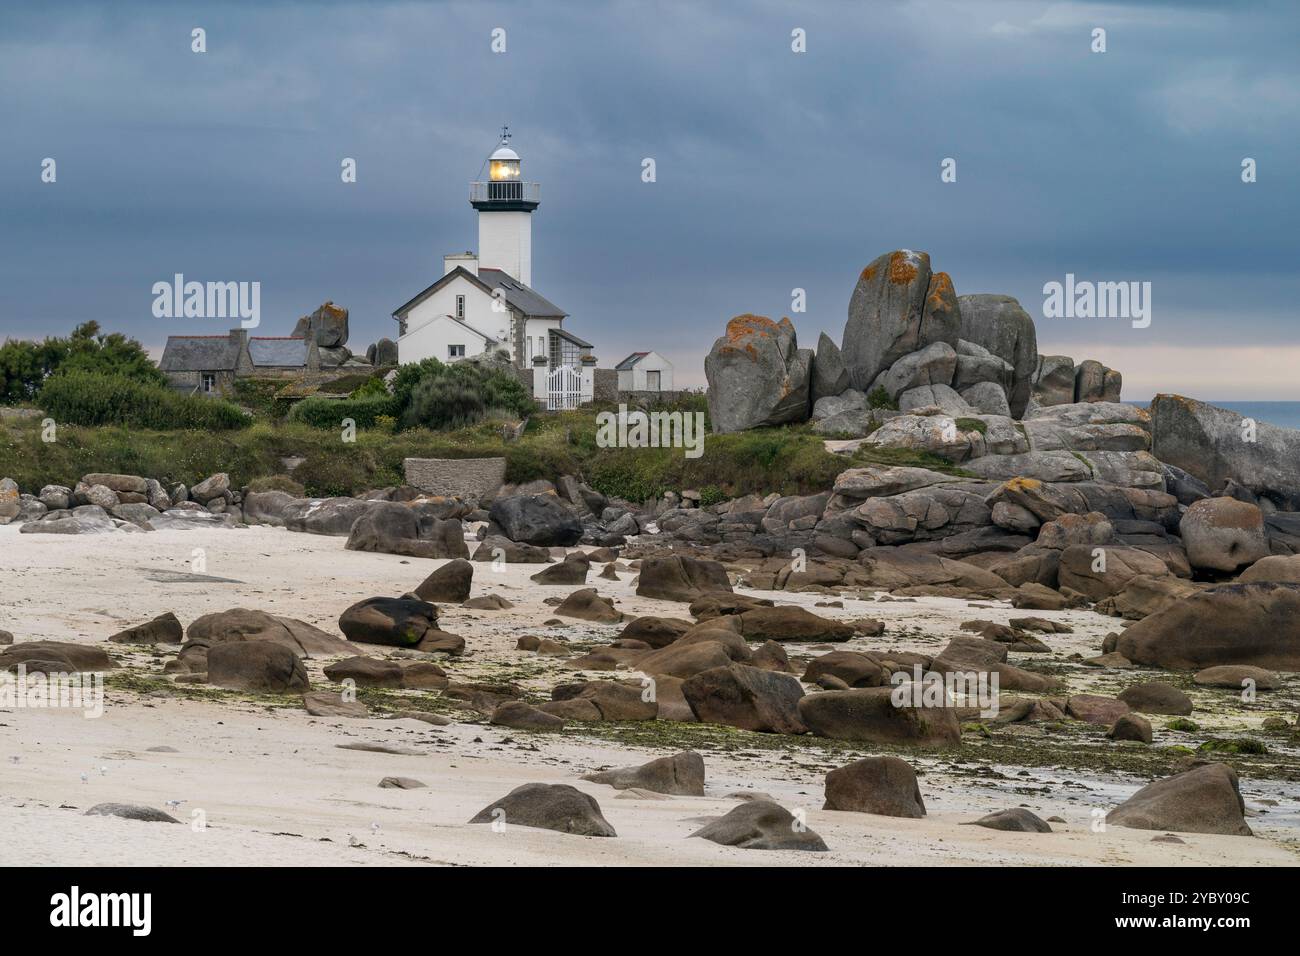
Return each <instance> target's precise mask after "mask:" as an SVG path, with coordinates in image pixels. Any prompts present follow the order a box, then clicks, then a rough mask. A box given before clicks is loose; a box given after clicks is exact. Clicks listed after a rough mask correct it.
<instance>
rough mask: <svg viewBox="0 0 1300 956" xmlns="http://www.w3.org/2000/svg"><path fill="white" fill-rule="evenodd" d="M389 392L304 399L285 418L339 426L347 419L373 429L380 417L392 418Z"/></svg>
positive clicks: (308, 423) (359, 426)
mask: <svg viewBox="0 0 1300 956" xmlns="http://www.w3.org/2000/svg"><path fill="white" fill-rule="evenodd" d="M393 406H394V400H393V397H392V396H391V395H382V396H370V397H367V398H305V399H303V400H302V401H301V402H299V403H298V404H297V405H295V406H293V410H292V411H291V412H289V421H291V422H302V423H303V424H304V425H311V426H312V427H314V428H330V429H339V428H342V427H343V420H344V419H345V418H350V419H352V420H353V421H354V422H356V424H357V427H358V428H377V427H381V426H380V421H379V420H380V419H383V418H387V419H391V418H393V417H394V411H395V409H394V407H393Z"/></svg>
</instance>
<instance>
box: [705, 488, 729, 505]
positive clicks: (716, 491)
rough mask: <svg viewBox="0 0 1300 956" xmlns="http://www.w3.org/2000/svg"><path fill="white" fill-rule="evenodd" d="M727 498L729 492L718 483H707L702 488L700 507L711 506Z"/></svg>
mask: <svg viewBox="0 0 1300 956" xmlns="http://www.w3.org/2000/svg"><path fill="white" fill-rule="evenodd" d="M726 500H727V493H726V492H725V491H723V490H722V489H721V488H719V487H718V486H717V485H705V486H704V487H703V488H701V489H700V507H701V508H710V507H712V506H713V505H720V504H722V503H723V502H724V501H726Z"/></svg>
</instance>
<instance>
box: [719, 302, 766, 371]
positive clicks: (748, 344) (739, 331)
mask: <svg viewBox="0 0 1300 956" xmlns="http://www.w3.org/2000/svg"><path fill="white" fill-rule="evenodd" d="M776 332H777V324H776V323H775V322H773V321H772V320H771V319H769V318H768V317H767V316H765V315H751V314H750V313H748V312H746V313H745V314H744V315H738V316H736V317H735V318H733V319H732V320H731V321H730V322H728V323H727V332H726V335H725V336H724V337H725V338H726V340H727V344H726V345H724V346H723V347H722V348H721V349H719V350H718V354H719V355H725V354H727V353H731V352H741V351H743V352H744V353H745V354H746V355H747V356H749V358H750V360H751V361H758V349H756V348H755V347H754V343H753V342H752V341H751V340H752V339H753V338H755V337H758V338H771V337H773V336H774V335H775V334H776Z"/></svg>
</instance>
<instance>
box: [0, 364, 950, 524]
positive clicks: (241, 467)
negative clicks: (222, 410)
mask: <svg viewBox="0 0 1300 956" xmlns="http://www.w3.org/2000/svg"><path fill="white" fill-rule="evenodd" d="M252 391H253V389H251V387H250V389H249V394H251V393H252ZM261 394H262V397H263V399H264V400H265V401H266V402H274V401H275V399H274V398H273V396H271V395H270V394H269V393H268V392H267V391H266V390H262V391H261ZM373 401H375V399H374V398H372V397H357V398H349V399H345V400H342V401H339V402H333V401H325V402H324V403H325V404H327V405H329V406H330V414H329V415H328V416H326V417H325V418H323V419H321V420H320V422H319V423H313V421H311V420H302V419H304V418H307V419H312V418H314V416H310V415H301V416H300V415H291V416H290V417H289V418H288V419H287V420H284V421H278V420H276V417H275V416H274V414H269V413H268V414H267V415H266V417H262V416H259V417H258V419H256V420H255V422H254V423H253V424H251V425H249V426H248V427H246V428H243V429H238V430H226V431H221V430H213V429H208V428H193V429H175V430H167V431H162V430H157V429H145V428H135V427H126V426H122V425H107V426H103V427H83V426H77V425H67V424H62V423H61V420H60V419H58V418H57V417H56V421H60V424H59V426H58V430H57V440H56V441H54V442H48V443H47V442H45V441H43V440H42V434H41V427H40V422H39V420H30V419H29V420H21V421H16V422H11V423H7V424H5V425H3V426H0V477H10V478H13V479H14V480H15V481H16V482H18V485H19V487H21V488H22V489H23V490H24V491H29V490H32V491H35V490H39V489H40V488H41V487H42V486H44V485H47V484H62V485H71V484H73V483H74V482H76V481H77V479H79V478H80V477H81V476H82V475H84V474H88V473H90V472H119V473H124V474H138V475H145V476H148V477H152V478H157V479H159V480H160V481H162V482H164V483H168V482H184V483H186V484H191V483H193V482H195V481H198V480H201V479H202V478H204V477H206V476H208V475H210V474H213V473H215V472H219V471H224V472H227V473H229V475H230V477H231V481H232V482H233V483H234V485H235V486H236V487H243V486H245V485H249V484H251V483H254V482H257V483H258V486H259V487H277V485H274V484H268V482H272V481H280V482H288V483H287V484H282V485H278V486H279V487H284V488H285V490H291V491H292V490H295V489H296V488H297V487H301V488H303V489H304V490H305V491H306V493H307V494H310V495H317V496H325V495H349V494H356V493H359V492H362V491H367V490H370V489H372V488H380V487H385V486H387V485H396V484H401V483H402V481H403V474H402V461H403V459H405V458H495V457H504V458H505V459H506V480H507V481H509V482H512V483H519V482H527V481H533V480H535V479H546V480H552V481H553V480H555V479H556V478H559V477H560V476H562V475H578V476H580V477H582V478H583V479H584V480H586V481H587V482H588V483H589V484H590V485H591V486H592V487H594V488H596V489H597V490H599V491H601V492H602V493H604V494H606V495H609V496H611V497H619V498H625V499H627V500H629V501H634V502H642V501H646V500H648V499H651V498H656V497H658V496H660V495H661V494H663V493H664V492H666V491H681V490H683V489H687V488H694V489H696V490H698V491H699V492H700V493H701V500H702V503H703V504H705V505H711V504H716V503H718V502H720V501H725V500H727V499H728V498H733V497H738V496H740V495H745V494H749V493H761V494H768V493H771V492H778V493H780V494H789V495H793V494H813V493H817V492H821V491H825V490H827V489H828V488H830V487H831V486H832V484H833V483H834V480H835V477H836V475H838V474H839V473H840V472H842V471H844V470H845V469H846V468H851V467H856V466H861V465H867V464H879V465H911V466H916V467H922V468H930V469H933V470H935V471H941V472H943V473H945V474H952V475H965V472H963V471H962V470H961V469H959V468H957V467H956V466H955V465H953V464H952V463H951V462H949V461H947V460H945V459H943V458H939V457H937V456H935V455H931V454H928V453H925V452H914V451H908V450H905V449H896V448H891V449H883V448H863V449H861V450H859V451H858V452H857V453H856V454H855V455H854V456H852V457H851V458H845V457H843V456H837V455H832V454H830V453H828V452H827V451H826V450H825V448H824V444H823V436H821V435H817V434H815V433H814V432H813V431H812V430H811V429H810V428H808V427H807V426H804V425H793V426H787V427H782V428H764V429H757V430H754V431H749V432H741V433H738V434H729V435H709V436H708V438H707V439H706V441H705V444H704V453H703V455H701V456H700V457H699V458H687V457H686V456H685V454H684V453H683V449H680V448H600V447H598V446H597V443H596V433H597V418H596V416H597V413H598V412H599V411H604V410H610V409H607V408H604V407H601V408H585V409H580V410H578V411H573V412H562V413H554V414H547V413H539V414H535V415H534V416H533V417H532V418H531V419H530V420H529V423H528V427H527V429H526V430H525V432H524V434H523V436H522V437H521V438H519V439H518V440H514V441H508V440H507V439H506V437H505V434H506V429H505V428H504V427H503V425H504V423H503V422H502V421H499V420H491V419H488V420H483V421H479V422H477V423H475V424H472V425H467V426H463V427H459V428H455V429H450V430H438V431H434V430H431V429H428V428H422V427H416V428H408V429H405V430H399V429H397V428H395V427H394V422H393V420H392V418H384V417H382V416H372V417H370V418H367V417H363V416H361V415H354V416H342V417H353V418H354V419H355V421H356V423H357V429H356V436H355V438H356V440H355V441H353V442H345V441H344V440H343V429H342V427H341V424H340V423H341V417H340V411H339V409H341V408H342V406H343V405H348V406H358V405H361V404H363V403H368V402H373ZM379 402H380V403H382V399H380V400H379ZM303 404H306V403H303ZM679 405H680V409H679V410H683V411H691V410H694V408H693V407H694V406H696V405H701V406H702V399H701V398H700V397H698V396H696V397H692V398H687V399H684V400H682V401H681V402H679ZM263 407H266V406H265V405H263ZM300 407H301V406H300ZM285 458H302V459H304V462H303V463H302V464H301V465H299V466H298V467H297V468H296V469H295V470H294V471H293V473H292V477H291V479H286V478H284V477H283V476H284V475H285V473H286V468H285V466H284V464H283V463H282V459H285ZM277 476H279V477H278V478H277Z"/></svg>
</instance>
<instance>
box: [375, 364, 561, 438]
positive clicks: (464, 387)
mask: <svg viewBox="0 0 1300 956" xmlns="http://www.w3.org/2000/svg"><path fill="white" fill-rule="evenodd" d="M393 400H394V402H395V403H396V405H397V408H398V418H399V421H400V423H401V426H402V427H403V428H417V427H420V426H423V427H425V428H432V429H435V430H447V429H454V428H464V427H466V426H469V425H473V424H475V423H476V422H479V421H482V420H483V419H485V418H488V417H490V416H493V415H496V416H500V417H515V418H523V417H525V416H527V415H529V414H530V413H531V412H532V411H533V409H534V407H535V403H534V401H533V397H532V396H531V395H529V394H528V391H527V389H525V388H524V387H523V385H522V384H520V382H519V380H518V379H517V378H515V377H514V376H513V375H511V374H509V373H507V372H504V371H500V370H498V369H493V368H486V367H483V366H481V365H477V364H473V363H467V362H460V363H457V364H455V365H443V364H442V363H441V362H439V361H438V360H437V359H425V360H424V361H423V362H418V363H415V364H412V365H403V366H402V367H401V368H399V369H398V370H397V376H396V377H395V378H394V379H393Z"/></svg>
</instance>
